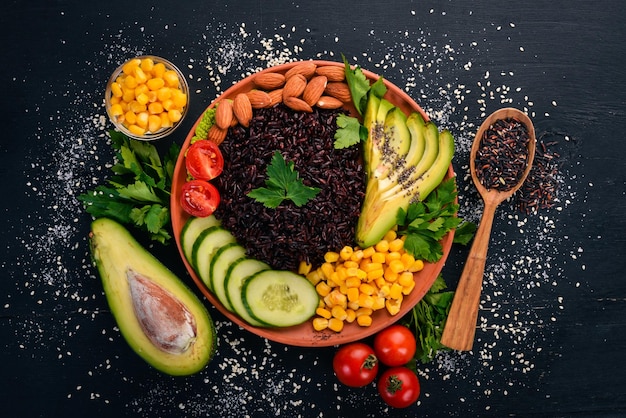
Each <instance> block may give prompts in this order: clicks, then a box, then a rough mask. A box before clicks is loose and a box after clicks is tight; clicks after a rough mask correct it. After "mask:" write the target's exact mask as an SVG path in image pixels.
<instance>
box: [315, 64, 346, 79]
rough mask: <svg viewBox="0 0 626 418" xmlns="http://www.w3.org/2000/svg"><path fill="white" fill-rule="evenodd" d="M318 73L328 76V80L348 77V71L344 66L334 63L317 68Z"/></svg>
mask: <svg viewBox="0 0 626 418" xmlns="http://www.w3.org/2000/svg"><path fill="white" fill-rule="evenodd" d="M315 73H316V74H317V75H323V76H326V78H327V79H328V81H343V80H345V79H346V73H345V71H344V68H343V67H338V66H334V65H322V66H321V67H317V69H316V70H315Z"/></svg>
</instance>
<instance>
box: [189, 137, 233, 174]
mask: <svg viewBox="0 0 626 418" xmlns="http://www.w3.org/2000/svg"><path fill="white" fill-rule="evenodd" d="M185 167H187V171H188V172H189V174H190V175H191V176H192V177H193V178H194V179H197V180H211V179H214V178H215V177H217V176H219V175H220V174H221V173H222V170H223V169H224V157H223V156H222V152H221V151H220V149H219V147H218V146H217V144H216V143H215V142H213V141H209V140H206V139H202V140H200V141H196V142H194V143H193V144H191V146H190V147H189V148H188V149H187V154H186V155H185Z"/></svg>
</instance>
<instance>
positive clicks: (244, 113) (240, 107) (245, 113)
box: [233, 93, 252, 128]
mask: <svg viewBox="0 0 626 418" xmlns="http://www.w3.org/2000/svg"><path fill="white" fill-rule="evenodd" d="M233 113H234V114H235V118H236V119H237V120H238V121H239V124H240V125H241V126H245V127H246V128H247V127H248V126H250V121H251V120H252V104H251V103H250V99H249V98H248V96H247V95H246V94H244V93H239V94H238V95H237V96H235V100H234V101H233Z"/></svg>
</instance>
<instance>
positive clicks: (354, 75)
mask: <svg viewBox="0 0 626 418" xmlns="http://www.w3.org/2000/svg"><path fill="white" fill-rule="evenodd" d="M342 57H343V63H344V66H345V74H346V82H347V83H348V87H350V93H351V94H352V102H353V103H354V107H355V108H356V110H357V112H359V114H360V115H362V114H363V112H364V111H365V107H366V105H367V92H368V91H369V89H370V83H369V81H368V79H367V77H366V76H365V74H364V73H363V70H361V68H360V67H358V66H355V67H354V69H353V68H351V67H350V63H348V60H347V59H346V57H345V56H343V54H342Z"/></svg>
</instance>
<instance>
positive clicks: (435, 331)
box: [401, 275, 454, 363]
mask: <svg viewBox="0 0 626 418" xmlns="http://www.w3.org/2000/svg"><path fill="white" fill-rule="evenodd" d="M446 288H447V286H446V283H445V281H444V280H443V277H442V276H441V275H439V276H438V277H437V279H435V282H434V283H433V285H432V287H431V288H430V290H429V291H428V292H427V293H426V294H425V295H424V297H423V298H422V299H421V300H420V301H419V302H418V303H417V304H416V305H415V306H414V307H413V309H411V311H410V312H409V313H408V314H407V315H405V316H404V317H403V318H402V320H401V322H402V323H403V324H405V325H406V326H407V327H409V328H411V329H412V330H413V332H414V334H415V338H416V340H417V350H416V352H415V359H416V360H417V361H420V362H421V363H428V362H430V361H432V360H433V358H434V357H435V355H436V354H437V352H438V351H441V350H448V348H447V347H445V346H444V345H442V344H441V334H443V328H444V325H445V322H446V319H447V317H448V313H449V312H450V306H451V305H452V299H453V297H454V292H452V291H444V290H445V289H446Z"/></svg>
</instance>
